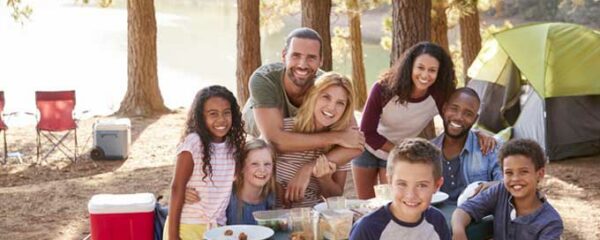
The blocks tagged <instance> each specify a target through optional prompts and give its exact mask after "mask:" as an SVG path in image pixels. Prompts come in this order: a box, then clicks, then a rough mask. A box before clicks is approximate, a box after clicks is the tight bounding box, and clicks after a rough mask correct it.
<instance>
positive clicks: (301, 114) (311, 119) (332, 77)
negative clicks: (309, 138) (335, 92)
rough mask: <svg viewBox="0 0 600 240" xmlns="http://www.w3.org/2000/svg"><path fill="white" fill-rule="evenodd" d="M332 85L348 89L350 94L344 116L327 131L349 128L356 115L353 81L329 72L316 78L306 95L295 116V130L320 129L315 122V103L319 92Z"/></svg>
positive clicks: (347, 92)
mask: <svg viewBox="0 0 600 240" xmlns="http://www.w3.org/2000/svg"><path fill="white" fill-rule="evenodd" d="M331 86H338V87H341V88H343V89H344V90H345V91H346V94H347V95H348V96H347V99H348V102H347V104H346V109H344V113H343V114H342V117H340V119H339V120H338V121H337V122H335V123H334V124H332V125H331V126H329V127H328V128H327V129H326V130H325V131H337V130H344V129H346V128H348V126H349V124H350V120H351V118H352V117H354V115H353V110H354V90H353V88H352V83H351V82H350V80H349V79H348V78H347V77H345V76H343V75H341V74H339V73H335V72H329V73H325V74H323V75H321V76H320V77H319V78H317V80H315V85H314V86H313V87H312V88H311V89H310V90H309V92H308V93H307V94H306V96H305V97H304V102H303V103H302V106H301V107H300V109H299V110H298V114H297V115H296V118H295V125H294V131H295V132H303V133H313V132H317V131H319V130H318V129H317V126H316V124H315V121H316V119H315V116H314V112H315V105H316V102H317V98H318V97H319V94H320V93H321V92H323V90H325V89H327V88H329V87H331Z"/></svg>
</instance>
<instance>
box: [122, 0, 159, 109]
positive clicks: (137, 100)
mask: <svg viewBox="0 0 600 240" xmlns="http://www.w3.org/2000/svg"><path fill="white" fill-rule="evenodd" d="M156 61H157V60H156V18H155V15H154V1H149V0H128V1H127V78H128V81H127V92H126V93H125V97H124V98H123V101H121V106H120V108H119V110H118V111H117V114H119V115H125V116H153V115H157V114H163V113H167V112H169V109H168V108H167V107H166V106H165V105H164V102H163V98H162V96H161V94H160V89H159V86H158V74H157V66H156V64H157V62H156Z"/></svg>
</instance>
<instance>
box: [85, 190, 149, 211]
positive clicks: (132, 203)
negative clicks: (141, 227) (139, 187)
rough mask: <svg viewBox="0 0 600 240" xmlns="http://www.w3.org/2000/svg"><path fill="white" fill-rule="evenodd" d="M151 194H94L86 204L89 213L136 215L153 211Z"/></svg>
mask: <svg viewBox="0 0 600 240" xmlns="http://www.w3.org/2000/svg"><path fill="white" fill-rule="evenodd" d="M155 204H156V198H155V197H154V194H152V193H135V194H96V195H94V196H92V199H90V201H89V202H88V211H89V213H138V212H151V211H154V205H155Z"/></svg>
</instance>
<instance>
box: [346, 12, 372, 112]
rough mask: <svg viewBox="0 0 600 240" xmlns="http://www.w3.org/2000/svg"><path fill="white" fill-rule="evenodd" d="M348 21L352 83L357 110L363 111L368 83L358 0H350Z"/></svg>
mask: <svg viewBox="0 0 600 240" xmlns="http://www.w3.org/2000/svg"><path fill="white" fill-rule="evenodd" d="M346 4H347V6H348V7H347V8H348V19H349V21H350V48H351V49H352V52H351V54H352V81H353V83H354V84H353V86H354V96H355V98H354V102H355V103H356V104H355V108H356V110H358V111H362V109H363V107H364V105H365V102H366V101H367V83H366V80H365V64H364V60H363V49H362V33H361V30H360V8H359V6H358V0H348V1H347V2H346Z"/></svg>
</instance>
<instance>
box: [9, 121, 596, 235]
mask: <svg viewBox="0 0 600 240" xmlns="http://www.w3.org/2000/svg"><path fill="white" fill-rule="evenodd" d="M107 118H108V117H107ZM96 119H97V118H92V119H87V120H83V121H81V122H80V124H79V132H78V140H79V144H80V146H79V151H80V153H81V155H80V158H79V160H78V161H77V162H76V163H72V162H70V161H69V160H68V159H67V158H65V157H64V156H63V155H62V154H61V153H57V154H53V155H50V156H49V158H48V159H47V161H42V162H41V163H38V164H36V163H35V161H36V148H35V142H36V133H35V128H34V126H26V127H19V128H11V129H9V131H8V132H7V141H8V143H9V152H17V151H18V152H20V153H21V154H22V155H23V161H24V163H19V162H18V160H17V159H16V158H9V159H8V163H7V164H4V165H1V166H0V202H1V203H2V207H0V216H2V218H0V233H1V234H0V236H1V237H0V239H15V240H16V239H83V238H84V237H85V236H87V234H89V231H90V230H89V216H88V212H87V203H88V201H89V199H90V198H91V197H92V195H94V194H98V193H136V192H151V193H154V194H155V195H165V196H166V195H168V194H167V193H168V186H169V181H170V179H171V175H172V172H173V169H172V168H173V165H172V163H173V161H174V155H173V153H174V149H175V145H176V144H177V142H178V140H179V137H180V133H181V128H182V126H183V122H184V120H185V110H183V109H177V110H175V113H173V114H167V115H163V116H161V117H157V118H150V119H141V118H134V119H131V120H132V142H131V154H130V156H129V159H127V160H125V161H92V160H91V159H90V157H89V151H90V148H91V147H92V139H91V134H92V124H93V122H94V121H95V120H96ZM71 143H72V142H69V143H67V144H71ZM546 176H547V177H546V178H545V180H544V182H543V184H542V190H543V191H544V192H545V193H546V194H547V196H548V198H549V201H550V202H551V203H552V204H553V205H554V207H555V208H556V209H557V210H558V211H559V212H560V214H561V215H562V218H563V220H564V222H565V234H564V236H563V239H590V240H591V239H600V156H594V157H587V158H578V159H570V160H566V161H558V162H552V163H551V164H550V166H549V167H548V168H547V175H546ZM346 195H347V196H349V197H353V196H355V193H354V187H353V186H352V180H351V177H350V178H349V179H348V184H347V185H346Z"/></svg>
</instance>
